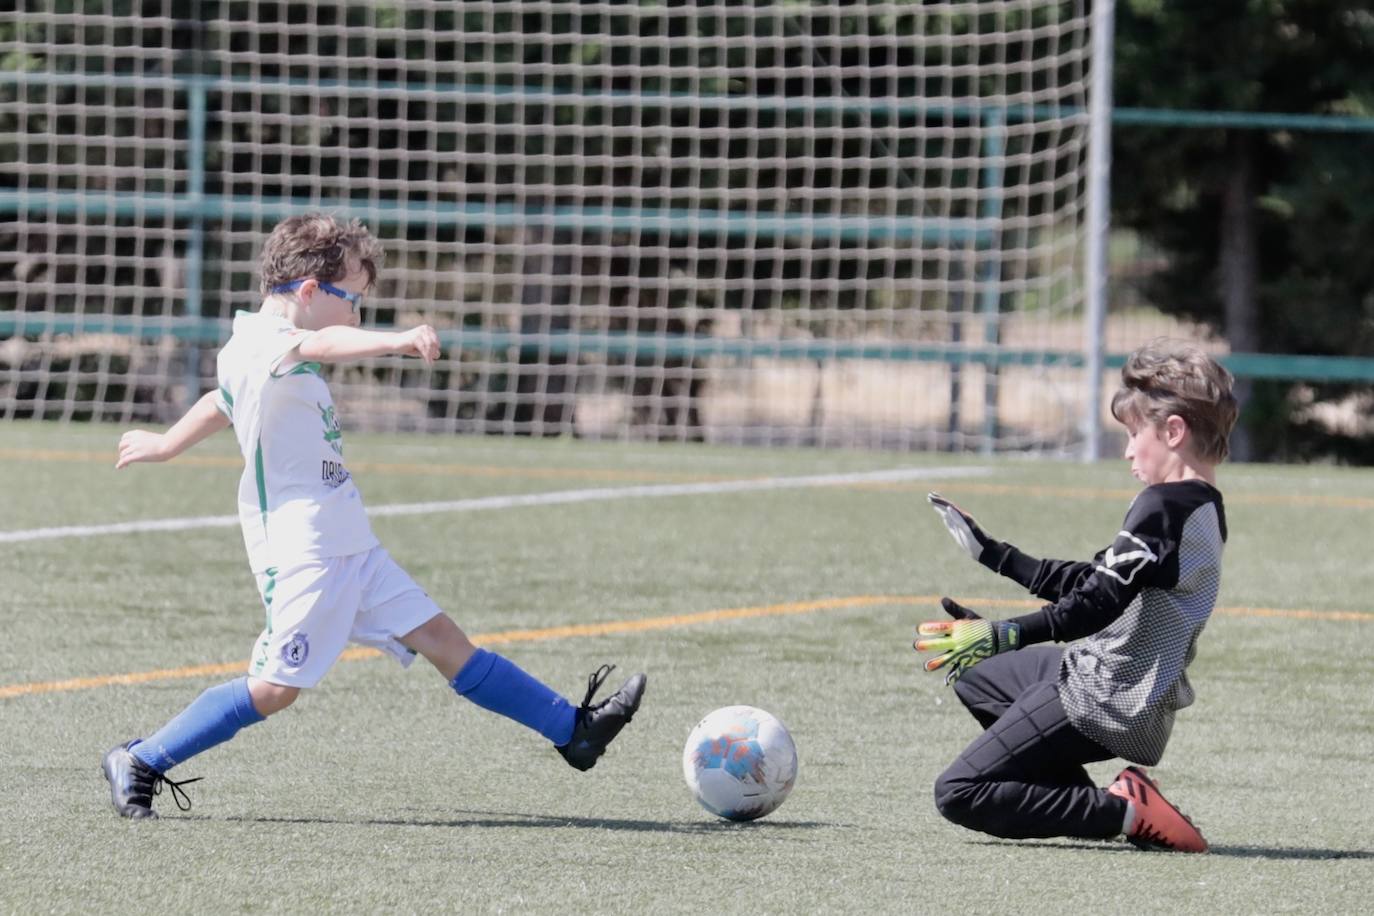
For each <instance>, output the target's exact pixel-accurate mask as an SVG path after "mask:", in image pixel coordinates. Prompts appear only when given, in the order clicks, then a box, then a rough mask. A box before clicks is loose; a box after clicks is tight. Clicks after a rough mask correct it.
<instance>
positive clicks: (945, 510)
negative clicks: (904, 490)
mask: <svg viewBox="0 0 1374 916" xmlns="http://www.w3.org/2000/svg"><path fill="white" fill-rule="evenodd" d="M926 499H927V500H929V501H930V504H931V506H933V507H934V509H935V511H936V512H938V513H940V520H941V521H943V522H944V523H945V527H946V528H948V529H949V533H950V536H951V537H953V538H954V542H955V543H956V544H958V545H959V546H960V547H962V548H964V550H966V551H968V555H969V556H971V557H973V559H975V560H977V561H979V562H980V563H981V562H982V560H983V551H984V549H985V548H986V547H987V546H988V545H989V544H990V543H992V538H990V537H988V536H987V535H986V534H984V533H983V529H982V528H979V527H978V523H977V522H975V521H974V520H973V516H971V515H969V514H968V513H967V512H965V511H964V510H963V509H960V508H959V507H958V506H956V505H954V503H952V502H950V501H949V500H947V499H945V498H944V497H943V496H941V495H940V494H939V493H927V494H926Z"/></svg>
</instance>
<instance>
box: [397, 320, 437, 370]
mask: <svg viewBox="0 0 1374 916" xmlns="http://www.w3.org/2000/svg"><path fill="white" fill-rule="evenodd" d="M396 352H397V353H399V354H401V355H402V356H418V357H420V359H422V360H424V361H425V362H427V363H432V362H434V361H435V360H436V359H438V358H439V335H438V334H436V333H434V328H432V327H430V326H429V325H427V324H422V325H420V326H419V327H418V328H411V329H410V330H409V331H403V332H402V333H401V343H400V345H399V346H398V347H397V348H396Z"/></svg>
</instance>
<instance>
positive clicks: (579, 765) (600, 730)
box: [558, 665, 648, 770]
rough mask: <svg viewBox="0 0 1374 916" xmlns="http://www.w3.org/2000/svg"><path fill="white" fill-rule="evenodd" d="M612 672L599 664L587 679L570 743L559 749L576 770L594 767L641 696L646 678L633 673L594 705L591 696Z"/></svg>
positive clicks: (628, 718)
mask: <svg viewBox="0 0 1374 916" xmlns="http://www.w3.org/2000/svg"><path fill="white" fill-rule="evenodd" d="M614 670H615V665H602V666H601V667H600V668H598V669H597V670H596V671H595V672H594V673H593V674H592V675H591V676H590V677H588V678H587V696H586V697H585V698H584V699H583V700H582V705H581V707H579V708H578V710H577V718H576V719H575V720H574V723H573V733H572V740H570V741H569V742H568V743H567V744H565V745H563V746H562V747H560V748H559V749H558V753H560V754H562V755H563V759H564V760H566V761H568V765H569V766H572V767H575V768H576V769H579V770H590V769H591V768H592V767H594V766H596V761H597V759H598V758H600V757H601V755H602V754H604V753H605V752H606V745H608V744H610V743H611V741H612V740H614V738H615V736H616V735H618V734H620V730H621V729H622V728H624V727H625V726H626V725H628V724H630V720H631V719H633V718H634V715H635V711H636V710H638V709H639V701H640V699H641V698H642V697H643V696H644V685H645V684H646V683H648V678H646V677H645V676H644V675H643V674H636V675H635V676H634V677H632V678H630V679H629V680H627V681H626V682H625V683H624V684H621V685H620V689H619V690H617V691H616V692H615V693H613V694H611V695H610V696H609V697H607V698H606V699H604V700H602V701H601V702H600V703H597V704H596V705H595V706H593V705H592V697H593V696H595V695H596V692H597V690H599V689H600V688H601V685H602V683H604V682H605V680H606V678H607V677H609V676H610V674H611V672H612V671H614Z"/></svg>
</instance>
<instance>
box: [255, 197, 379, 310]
mask: <svg viewBox="0 0 1374 916" xmlns="http://www.w3.org/2000/svg"><path fill="white" fill-rule="evenodd" d="M385 257H386V253H385V252H384V251H383V250H382V245H381V243H380V242H378V241H377V240H376V239H375V238H373V237H372V233H370V232H368V231H367V227H366V226H364V225H363V224H362V223H361V222H360V221H358V220H356V219H355V220H350V221H349V222H346V223H345V222H343V221H341V220H338V219H335V218H334V217H332V216H329V215H327V214H324V213H306V214H302V215H300V216H291V217H287V218H286V219H284V220H282V221H281V222H280V223H278V224H277V225H276V227H275V228H273V230H272V233H271V234H270V235H269V236H267V241H266V242H265V243H264V244H263V246H262V256H261V258H260V259H259V265H258V271H259V274H260V286H261V289H262V294H263V295H264V296H265V295H267V294H268V293H270V292H271V291H272V288H273V287H274V286H279V285H281V284H282V283H290V282H291V281H292V280H298V279H300V278H302V277H314V278H315V279H317V280H323V281H325V282H326V283H332V282H335V281H337V280H342V279H343V278H344V277H346V276H348V274H349V272H350V271H351V270H352V269H353V268H354V267H355V266H356V267H359V268H361V269H362V270H364V271H366V272H367V285H368V287H369V288H370V287H371V286H372V285H373V284H374V283H375V282H376V281H377V271H378V270H379V269H380V268H381V266H382V262H383V260H384V258H385Z"/></svg>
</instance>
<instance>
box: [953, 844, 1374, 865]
mask: <svg viewBox="0 0 1374 916" xmlns="http://www.w3.org/2000/svg"><path fill="white" fill-rule="evenodd" d="M975 842H977V843H978V844H979V845H981V846H1036V847H1040V848H1042V849H1074V850H1082V849H1091V850H1095V851H1097V852H1108V853H1128V854H1131V855H1138V854H1139V853H1140V850H1138V849H1136V848H1135V847H1134V846H1131V845H1130V844H1129V843H1125V842H1122V841H1120V840H1100V841H1093V840H978V841H975ZM1159 854H1161V855H1163V854H1165V853H1163V852H1162V851H1161V852H1160V853H1159ZM1207 854H1208V855H1213V856H1224V857H1226V858H1231V859H1288V860H1293V861H1315V860H1323V859H1374V850H1369V849H1321V848H1309V847H1304V846H1215V845H1214V846H1211V847H1210V848H1209V849H1208V851H1207Z"/></svg>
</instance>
